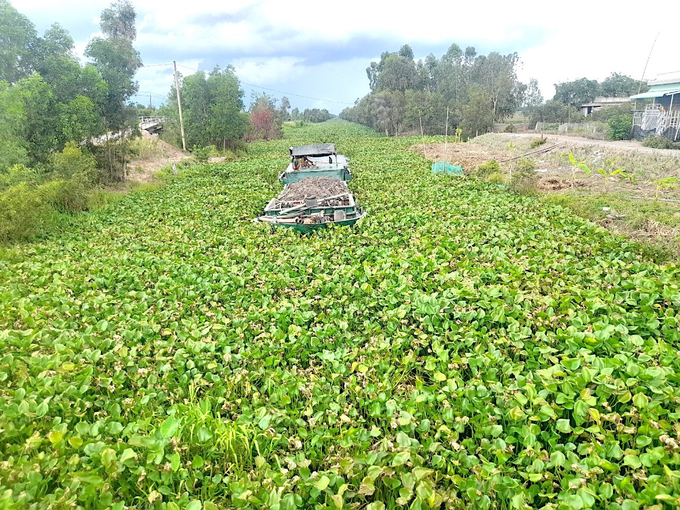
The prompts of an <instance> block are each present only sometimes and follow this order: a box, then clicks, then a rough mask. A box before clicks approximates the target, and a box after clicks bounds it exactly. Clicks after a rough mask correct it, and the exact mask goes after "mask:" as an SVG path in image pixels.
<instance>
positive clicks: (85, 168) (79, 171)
mask: <svg viewBox="0 0 680 510" xmlns="http://www.w3.org/2000/svg"><path fill="white" fill-rule="evenodd" d="M96 167H97V161H96V160H95V158H94V157H93V156H91V155H90V154H86V153H83V151H82V150H81V149H80V147H78V146H77V145H76V144H75V142H68V143H67V144H66V147H64V150H63V151H61V152H56V153H54V154H52V156H51V157H50V161H49V166H48V168H49V170H51V171H52V173H53V174H54V175H55V176H56V177H57V178H58V179H67V180H68V179H70V178H71V177H72V176H74V175H77V176H78V180H79V181H80V180H82V179H85V181H86V182H87V183H89V184H91V183H93V182H94V181H95V180H97V175H96V173H97V172H96Z"/></svg>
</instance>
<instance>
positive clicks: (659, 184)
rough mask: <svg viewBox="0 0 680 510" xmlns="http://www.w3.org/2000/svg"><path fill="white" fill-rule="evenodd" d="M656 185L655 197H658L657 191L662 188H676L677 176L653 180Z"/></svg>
mask: <svg viewBox="0 0 680 510" xmlns="http://www.w3.org/2000/svg"><path fill="white" fill-rule="evenodd" d="M653 184H654V185H655V186H656V194H655V197H654V198H655V199H656V200H658V199H659V193H660V192H661V191H663V190H671V189H678V178H677V177H675V176H674V175H672V176H669V177H664V178H663V179H657V180H655V181H653Z"/></svg>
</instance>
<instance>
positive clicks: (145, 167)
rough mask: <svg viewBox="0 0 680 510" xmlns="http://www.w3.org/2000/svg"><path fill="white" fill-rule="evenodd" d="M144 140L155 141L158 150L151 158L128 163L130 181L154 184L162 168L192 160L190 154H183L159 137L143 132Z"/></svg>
mask: <svg viewBox="0 0 680 510" xmlns="http://www.w3.org/2000/svg"><path fill="white" fill-rule="evenodd" d="M142 138H143V139H144V140H152V141H154V142H155V143H156V147H157V150H156V151H154V155H153V156H151V157H147V158H141V159H135V160H131V161H130V162H129V163H128V178H127V180H128V181H132V182H138V183H142V184H147V183H151V182H154V181H155V180H156V177H155V174H156V172H158V171H159V170H160V169H161V168H163V167H165V166H168V165H172V164H173V163H179V162H180V161H182V160H185V159H189V158H191V156H190V155H189V154H188V153H186V152H182V151H181V150H180V149H178V148H177V147H174V146H172V145H170V144H169V143H166V142H164V141H163V140H161V139H160V138H158V135H151V134H149V133H148V132H146V131H142Z"/></svg>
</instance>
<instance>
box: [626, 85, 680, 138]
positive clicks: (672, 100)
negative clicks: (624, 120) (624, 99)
mask: <svg viewBox="0 0 680 510" xmlns="http://www.w3.org/2000/svg"><path fill="white" fill-rule="evenodd" d="M649 85H650V89H649V92H644V93H642V94H636V95H634V96H631V97H630V99H631V100H633V101H635V105H636V107H635V114H634V116H633V138H635V139H637V140H641V139H643V138H647V137H648V136H664V137H666V138H668V139H669V140H672V141H674V142H675V141H678V140H680V76H675V77H674V78H666V79H661V80H659V79H657V80H655V81H652V82H649ZM649 100H651V103H647V104H644V107H642V105H638V101H649Z"/></svg>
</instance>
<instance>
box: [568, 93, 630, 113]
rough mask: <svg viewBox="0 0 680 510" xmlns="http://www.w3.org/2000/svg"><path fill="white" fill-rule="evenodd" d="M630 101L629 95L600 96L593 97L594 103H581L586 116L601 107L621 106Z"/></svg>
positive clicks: (582, 111)
mask: <svg viewBox="0 0 680 510" xmlns="http://www.w3.org/2000/svg"><path fill="white" fill-rule="evenodd" d="M626 103H630V98H629V97H602V96H598V97H596V98H595V99H593V102H592V103H585V104H582V105H581V108H580V110H581V113H582V114H583V115H585V116H586V117H587V116H588V115H590V114H591V113H593V112H594V111H596V110H599V109H600V108H607V107H608V106H621V105H623V104H626Z"/></svg>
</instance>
